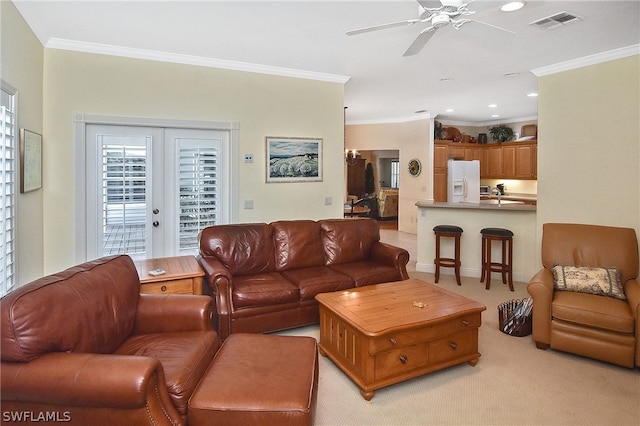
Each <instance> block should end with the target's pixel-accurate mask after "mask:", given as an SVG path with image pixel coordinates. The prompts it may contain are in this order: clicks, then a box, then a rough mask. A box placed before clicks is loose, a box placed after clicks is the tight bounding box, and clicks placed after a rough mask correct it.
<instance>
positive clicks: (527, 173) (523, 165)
mask: <svg viewBox="0 0 640 426" xmlns="http://www.w3.org/2000/svg"><path fill="white" fill-rule="evenodd" d="M537 169H538V144H534V143H528V144H525V145H517V146H515V177H516V179H536V178H537V177H538V170H537Z"/></svg>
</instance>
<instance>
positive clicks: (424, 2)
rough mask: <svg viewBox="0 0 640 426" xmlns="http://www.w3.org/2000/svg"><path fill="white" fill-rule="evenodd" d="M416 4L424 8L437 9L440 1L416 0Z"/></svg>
mask: <svg viewBox="0 0 640 426" xmlns="http://www.w3.org/2000/svg"><path fill="white" fill-rule="evenodd" d="M418 4H420V6H422V7H424V8H425V9H439V8H441V7H442V3H440V1H438V0H436V1H431V0H418Z"/></svg>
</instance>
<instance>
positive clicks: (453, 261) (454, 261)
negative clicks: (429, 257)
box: [433, 225, 462, 285]
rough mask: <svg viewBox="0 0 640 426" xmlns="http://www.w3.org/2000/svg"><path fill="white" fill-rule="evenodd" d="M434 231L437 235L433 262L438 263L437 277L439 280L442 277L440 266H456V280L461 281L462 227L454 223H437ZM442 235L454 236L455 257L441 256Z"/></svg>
mask: <svg viewBox="0 0 640 426" xmlns="http://www.w3.org/2000/svg"><path fill="white" fill-rule="evenodd" d="M433 232H434V233H435V235H436V258H435V259H433V263H434V264H435V265H436V274H435V275H436V277H435V278H436V279H435V281H436V282H438V280H439V279H440V268H441V267H443V268H455V272H456V282H457V283H458V285H462V284H461V283H460V236H461V235H462V228H460V227H459V226H454V225H437V226H434V227H433ZM440 237H452V238H454V239H455V240H454V244H455V254H454V257H453V258H450V257H440Z"/></svg>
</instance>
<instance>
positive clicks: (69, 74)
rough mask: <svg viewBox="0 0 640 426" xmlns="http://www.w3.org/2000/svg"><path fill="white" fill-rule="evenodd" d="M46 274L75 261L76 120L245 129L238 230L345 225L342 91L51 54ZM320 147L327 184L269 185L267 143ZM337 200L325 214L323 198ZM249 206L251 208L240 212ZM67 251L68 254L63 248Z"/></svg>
mask: <svg viewBox="0 0 640 426" xmlns="http://www.w3.org/2000/svg"><path fill="white" fill-rule="evenodd" d="M44 75H45V78H44V82H45V84H44V111H45V119H44V131H45V134H46V139H47V146H46V149H45V168H46V171H45V177H44V179H45V182H50V184H49V185H48V186H47V188H46V190H45V194H44V209H45V217H44V254H45V256H44V257H45V265H44V266H45V272H47V273H48V272H54V271H56V270H59V269H60V268H64V267H67V266H69V265H72V264H73V263H74V262H75V260H76V259H75V241H76V233H78V232H83V230H81V229H76V226H75V223H76V220H75V217H74V215H75V204H76V198H75V190H76V182H77V181H78V179H81V178H82V177H81V176H75V174H74V171H75V162H76V161H78V160H79V159H78V158H76V157H75V150H76V146H75V142H74V139H75V134H74V116H75V115H76V114H78V113H87V114H98V115H112V116H131V117H145V118H155V119H177V120H200V121H214V122H237V123H239V126H240V130H239V147H238V153H239V155H240V157H242V156H243V155H244V154H253V158H254V161H253V163H244V162H243V161H242V160H241V159H240V161H239V164H234V165H233V166H232V167H237V168H238V175H239V183H238V186H237V187H238V191H239V194H238V199H239V203H240V208H239V217H238V221H240V222H263V221H264V222H270V221H273V220H278V219H299V218H305V219H320V218H327V217H342V197H343V187H344V177H343V175H342V174H341V173H338V174H336V173H332V171H333V170H336V168H338V169H339V170H342V164H343V148H342V147H343V120H344V118H343V104H344V102H343V92H344V88H343V85H342V84H339V83H327V82H321V81H312V80H305V79H298V78H285V77H278V76H271V75H263V74H256V73H247V72H238V71H229V70H221V69H212V68H205V67H198V66H190V65H179V64H171V63H164V62H154V61H146V60H137V59H128V58H121V57H114V56H106V55H96V54H88V53H78V52H70V51H62V50H53V49H46V52H45V74H44ZM266 136H289V137H317V138H322V139H323V161H324V173H323V175H324V180H323V181H322V182H307V183H270V184H266V183H265V155H266V153H265V137H266ZM327 197H328V198H332V200H333V203H332V204H331V205H325V198H327ZM244 200H253V203H254V209H253V210H244V209H242V206H243V202H244ZM61 247H64V250H61V249H60V248H61Z"/></svg>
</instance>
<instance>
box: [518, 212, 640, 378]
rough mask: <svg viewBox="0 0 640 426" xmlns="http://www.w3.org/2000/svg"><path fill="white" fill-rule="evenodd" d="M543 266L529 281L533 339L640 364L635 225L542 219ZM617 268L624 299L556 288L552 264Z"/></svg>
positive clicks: (639, 290)
mask: <svg viewBox="0 0 640 426" xmlns="http://www.w3.org/2000/svg"><path fill="white" fill-rule="evenodd" d="M542 264H543V266H544V268H543V269H542V270H541V271H539V272H538V273H537V274H536V275H535V276H534V277H533V278H532V279H531V281H530V282H529V285H528V287H527V290H528V292H529V294H530V295H531V296H532V297H533V339H534V341H535V343H536V346H537V347H538V348H539V349H547V348H548V347H551V348H552V349H556V350H560V351H564V352H571V353H574V354H577V355H581V356H585V357H589V358H594V359H598V360H601V361H605V362H610V363H612V364H617V365H621V366H625V367H630V368H633V367H634V365H636V366H640V337H639V336H638V334H639V333H640V284H639V283H638V281H637V277H638V268H639V266H638V240H637V238H636V233H635V230H633V229H631V228H617V227H610V226H598V225H581V224H566V223H547V224H544V225H543V235H542ZM556 264H558V265H573V266H590V267H606V268H617V269H618V270H619V271H620V281H621V283H622V284H623V286H624V293H625V296H626V300H621V299H616V298H613V297H608V296H601V295H594V294H587V293H579V292H572V291H556V290H555V288H554V277H553V273H552V268H553V266H554V265H556Z"/></svg>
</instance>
